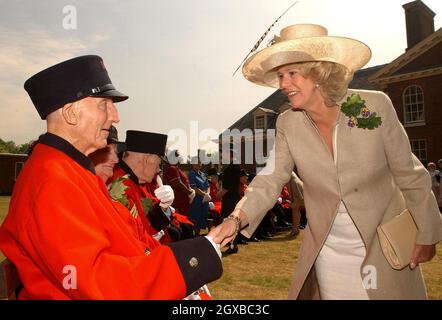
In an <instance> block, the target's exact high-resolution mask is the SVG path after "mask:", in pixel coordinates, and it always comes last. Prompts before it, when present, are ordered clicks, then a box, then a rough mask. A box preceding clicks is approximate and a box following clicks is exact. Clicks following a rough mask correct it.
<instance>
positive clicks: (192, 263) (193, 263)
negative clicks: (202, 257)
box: [189, 257, 198, 268]
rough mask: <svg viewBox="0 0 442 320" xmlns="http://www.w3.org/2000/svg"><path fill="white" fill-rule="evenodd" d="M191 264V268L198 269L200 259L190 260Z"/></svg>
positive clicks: (193, 258)
mask: <svg viewBox="0 0 442 320" xmlns="http://www.w3.org/2000/svg"><path fill="white" fill-rule="evenodd" d="M189 264H190V266H191V267H192V268H196V267H197V266H198V259H197V258H195V257H192V258H191V259H190V260H189Z"/></svg>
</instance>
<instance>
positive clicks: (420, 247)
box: [410, 244, 436, 270]
mask: <svg viewBox="0 0 442 320" xmlns="http://www.w3.org/2000/svg"><path fill="white" fill-rule="evenodd" d="M435 254H436V245H435V244H430V245H425V244H416V246H415V247H414V251H413V255H412V256H411V262H410V268H411V269H412V270H413V269H414V268H416V266H417V265H418V264H419V263H423V262H427V261H430V260H431V259H433V257H434V256H435Z"/></svg>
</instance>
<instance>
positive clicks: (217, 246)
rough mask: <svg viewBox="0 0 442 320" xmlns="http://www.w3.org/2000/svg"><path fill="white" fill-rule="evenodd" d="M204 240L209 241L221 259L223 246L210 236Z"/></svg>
mask: <svg viewBox="0 0 442 320" xmlns="http://www.w3.org/2000/svg"><path fill="white" fill-rule="evenodd" d="M204 238H206V239H207V240H209V242H210V243H211V244H212V246H213V248H214V249H215V251H216V253H217V254H218V257H219V258H220V259H221V257H222V254H221V246H220V245H219V244H217V243H215V242H214V241H213V239H212V237H209V236H204Z"/></svg>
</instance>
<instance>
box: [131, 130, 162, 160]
mask: <svg viewBox="0 0 442 320" xmlns="http://www.w3.org/2000/svg"><path fill="white" fill-rule="evenodd" d="M166 144H167V135H165V134H161V133H153V132H145V131H136V130H128V131H126V150H127V151H134V152H140V153H150V154H157V155H159V156H160V157H163V156H164V155H165V152H166Z"/></svg>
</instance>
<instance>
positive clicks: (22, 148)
mask: <svg viewBox="0 0 442 320" xmlns="http://www.w3.org/2000/svg"><path fill="white" fill-rule="evenodd" d="M33 142H34V141H33V140H31V141H29V142H26V143H23V144H21V145H16V144H15V142H14V141H12V140H11V141H4V140H3V139H0V153H16V154H27V153H28V151H29V148H30V146H31V145H32V144H33Z"/></svg>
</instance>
